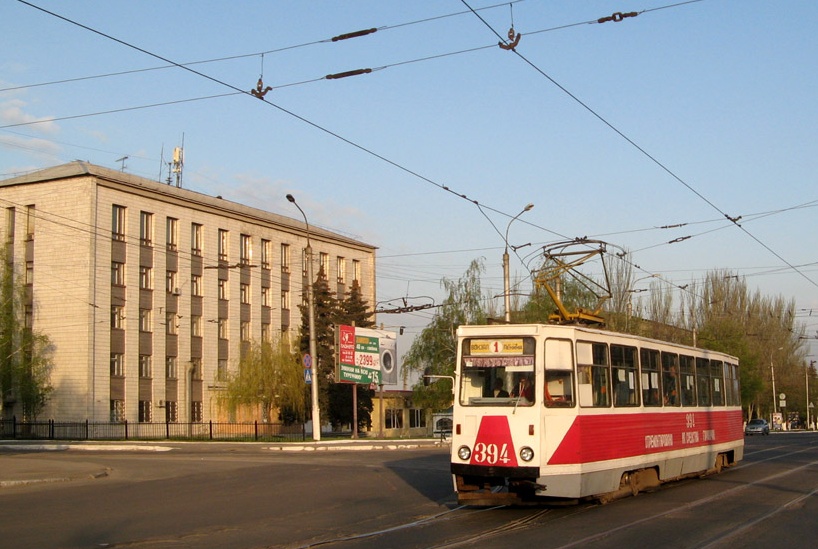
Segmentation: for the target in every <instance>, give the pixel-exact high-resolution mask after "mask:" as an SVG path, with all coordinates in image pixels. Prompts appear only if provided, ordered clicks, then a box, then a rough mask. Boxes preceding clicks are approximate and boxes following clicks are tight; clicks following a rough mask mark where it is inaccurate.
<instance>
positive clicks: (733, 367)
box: [724, 362, 741, 406]
mask: <svg viewBox="0 0 818 549" xmlns="http://www.w3.org/2000/svg"><path fill="white" fill-rule="evenodd" d="M724 372H725V377H726V378H727V379H725V380H724V383H725V386H726V387H727V404H728V405H730V406H741V389H739V383H738V364H730V363H729V362H725V363H724Z"/></svg>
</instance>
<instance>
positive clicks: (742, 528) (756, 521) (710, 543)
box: [557, 446, 818, 549]
mask: <svg viewBox="0 0 818 549" xmlns="http://www.w3.org/2000/svg"><path fill="white" fill-rule="evenodd" d="M785 447H786V446H782V447H779V449H780V448H785ZM805 452H815V448H814V447H813V448H802V449H799V450H795V451H792V452H787V453H785V454H781V455H777V456H773V457H769V458H766V459H763V460H760V461H755V462H753V463H747V464H741V465H739V466H738V467H736V468H735V469H733V470H734V471H736V472H738V471H739V470H746V469H748V468H750V467H753V466H758V465H761V464H763V463H768V462H774V461H777V460H781V459H784V458H788V457H792V456H795V455H798V454H802V453H805ZM810 467H818V459H815V460H811V461H809V462H808V463H805V464H803V465H800V466H798V467H794V468H789V469H786V470H784V471H780V472H777V473H774V474H771V475H767V476H765V477H763V478H759V479H756V480H754V481H752V482H749V483H746V484H741V485H739V486H735V487H733V488H729V489H727V490H722V491H720V492H718V493H717V494H713V495H709V496H706V497H702V498H699V499H696V500H694V501H690V502H688V503H686V504H684V505H681V506H678V507H674V508H672V509H667V510H665V511H662V512H659V513H654V514H652V515H648V516H643V517H641V518H639V519H637V520H633V521H630V522H627V523H625V524H620V525H619V526H617V527H615V528H609V529H606V530H605V531H604V532H598V533H596V534H593V535H589V536H586V537H583V538H581V539H577V540H572V541H571V542H570V543H567V544H563V545H560V546H558V548H557V549H570V548H574V547H584V546H588V545H590V544H593V543H595V542H599V541H602V540H604V539H606V538H607V539H610V538H612V537H614V536H616V535H617V534H619V533H623V532H625V531H627V530H631V529H633V528H636V527H639V526H641V525H646V524H650V523H651V522H654V521H658V520H660V519H663V518H666V517H672V516H673V515H677V514H683V513H688V512H690V511H691V510H694V509H696V508H700V507H702V506H705V505H708V504H711V503H714V502H717V501H719V500H723V499H730V498H735V497H736V496H737V495H739V494H740V493H741V492H743V491H745V490H749V489H752V488H757V487H764V486H767V485H773V484H774V482H775V481H778V480H781V479H783V478H786V477H790V476H792V475H796V474H798V473H801V472H802V471H804V470H806V469H809V468H810ZM807 489H809V488H807ZM816 493H818V486H816V487H815V488H814V489H812V490H811V491H809V492H808V493H804V492H803V491H802V492H799V493H798V494H797V495H794V496H793V497H791V498H790V499H789V500H787V501H786V502H783V503H781V504H779V505H777V506H775V507H774V508H773V509H771V510H769V511H768V512H766V513H764V514H762V515H760V516H757V517H754V518H751V519H749V520H747V521H745V522H743V523H741V524H739V525H738V526H737V527H734V528H733V529H731V530H730V531H729V532H723V533H720V534H718V535H717V536H714V537H711V538H710V539H707V540H703V541H701V542H700V543H698V544H696V545H695V547H697V548H701V549H704V548H708V549H711V548H714V547H719V546H722V544H724V543H726V542H728V541H729V540H730V539H733V538H736V537H738V536H740V535H743V534H746V533H747V532H748V531H750V530H751V529H752V528H754V527H756V526H759V525H761V524H762V523H764V522H765V521H767V520H769V519H771V518H773V517H774V516H776V515H778V514H779V513H781V512H783V511H786V510H787V509H789V508H791V507H793V506H795V505H797V504H798V503H800V502H802V501H804V500H805V499H807V498H809V497H811V496H813V495H815V494H816ZM692 546H693V545H692Z"/></svg>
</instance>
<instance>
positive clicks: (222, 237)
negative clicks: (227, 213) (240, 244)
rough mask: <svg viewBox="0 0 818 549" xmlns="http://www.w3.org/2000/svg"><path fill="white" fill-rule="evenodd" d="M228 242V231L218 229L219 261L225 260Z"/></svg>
mask: <svg viewBox="0 0 818 549" xmlns="http://www.w3.org/2000/svg"><path fill="white" fill-rule="evenodd" d="M228 244H230V233H229V232H228V231H226V230H224V229H219V261H227V258H228V253H229V251H230V250H229V247H228Z"/></svg>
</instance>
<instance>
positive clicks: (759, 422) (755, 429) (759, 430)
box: [744, 419, 770, 435]
mask: <svg viewBox="0 0 818 549" xmlns="http://www.w3.org/2000/svg"><path fill="white" fill-rule="evenodd" d="M744 434H745V435H769V434H770V424H769V423H767V420H766V419H751V420H750V423H748V424H747V426H746V427H744Z"/></svg>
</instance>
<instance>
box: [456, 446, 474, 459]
mask: <svg viewBox="0 0 818 549" xmlns="http://www.w3.org/2000/svg"><path fill="white" fill-rule="evenodd" d="M457 457H459V458H460V459H462V460H463V461H467V460H468V459H469V458H470V457H471V448H469V447H468V446H461V447H460V448H458V449H457Z"/></svg>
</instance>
